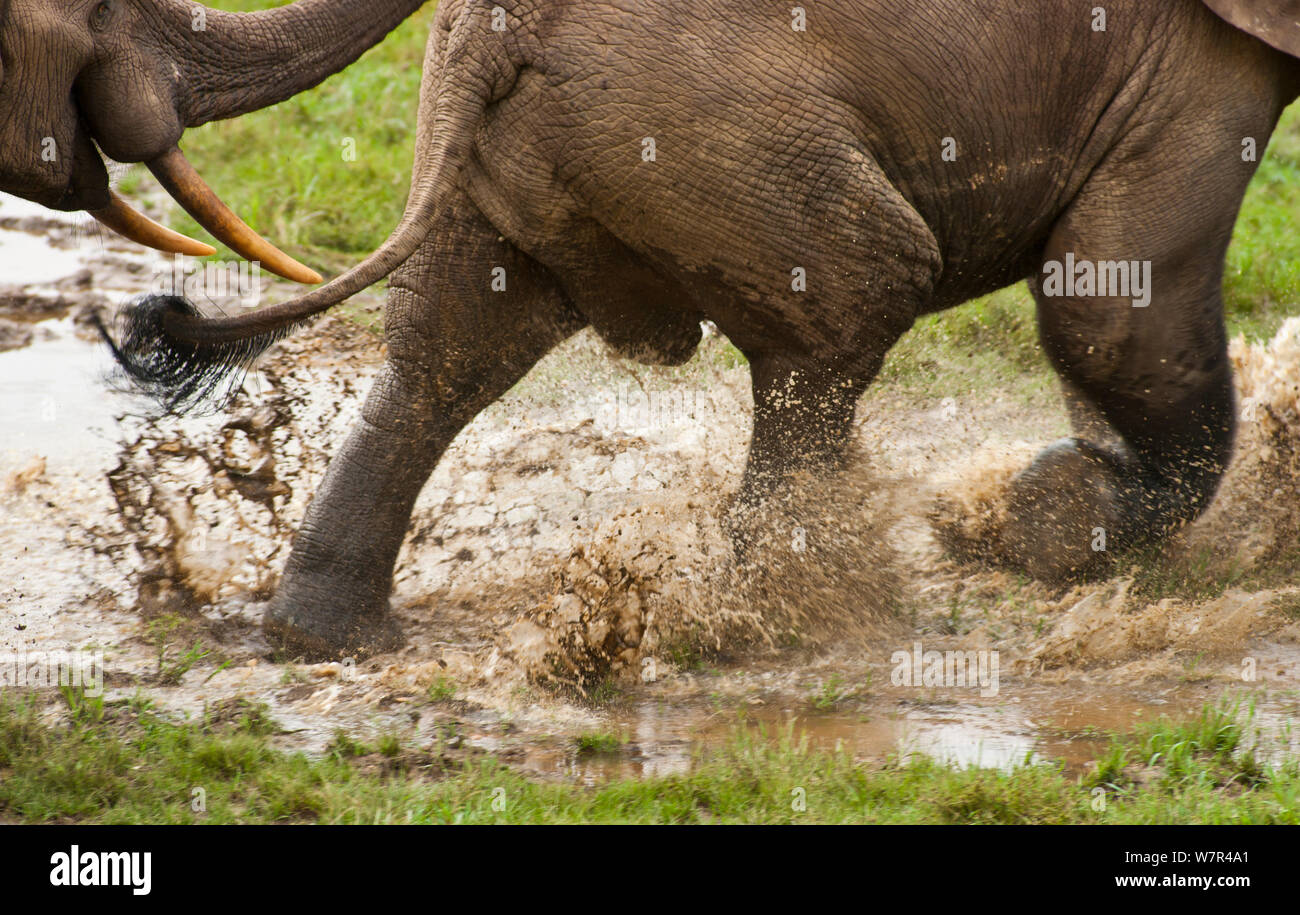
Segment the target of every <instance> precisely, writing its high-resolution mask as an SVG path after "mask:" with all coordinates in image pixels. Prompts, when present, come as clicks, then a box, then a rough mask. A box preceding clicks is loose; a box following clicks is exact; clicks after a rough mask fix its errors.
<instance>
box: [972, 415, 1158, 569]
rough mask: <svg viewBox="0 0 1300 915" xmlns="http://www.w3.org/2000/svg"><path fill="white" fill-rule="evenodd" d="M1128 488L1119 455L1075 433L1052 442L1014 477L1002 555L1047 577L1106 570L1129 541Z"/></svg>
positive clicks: (1019, 565) (1013, 563) (1003, 537)
mask: <svg viewBox="0 0 1300 915" xmlns="http://www.w3.org/2000/svg"><path fill="white" fill-rule="evenodd" d="M1130 488H1131V484H1129V483H1127V481H1126V475H1125V474H1124V472H1123V471H1122V470H1121V468H1120V466H1119V463H1118V461H1117V460H1116V458H1115V456H1114V455H1112V454H1110V453H1107V452H1105V451H1102V450H1101V449H1099V448H1096V447H1094V446H1092V445H1090V444H1088V443H1087V442H1083V441H1080V440H1078V439H1067V440H1065V441H1062V442H1058V443H1056V444H1055V445H1052V446H1051V447H1049V448H1047V449H1046V450H1044V451H1043V452H1042V453H1040V454H1039V455H1038V457H1037V458H1035V460H1034V462H1033V463H1032V464H1030V465H1029V466H1028V467H1026V468H1025V469H1024V470H1022V471H1021V472H1020V473H1019V474H1017V475H1016V476H1015V477H1014V478H1013V479H1012V481H1011V484H1010V487H1009V489H1008V492H1007V495H1006V521H1005V523H1004V524H1003V527H1002V531H1001V537H1000V540H1001V542H1000V544H999V545H998V553H999V554H1000V558H1001V559H1002V561H1003V562H1004V563H1005V564H1007V565H1010V566H1012V567H1015V568H1018V569H1020V570H1021V571H1023V572H1025V573H1026V574H1028V575H1030V576H1032V577H1034V578H1039V579H1043V580H1046V581H1062V580H1070V579H1076V578H1084V577H1087V576H1089V575H1092V574H1096V573H1098V572H1101V571H1104V570H1105V569H1106V568H1107V567H1108V566H1109V565H1110V563H1111V559H1112V556H1113V554H1114V551H1115V550H1117V549H1119V548H1120V547H1122V546H1127V545H1131V544H1128V543H1127V541H1128V540H1129V539H1130V538H1129V536H1128V534H1129V531H1131V530H1132V529H1133V526H1132V521H1133V519H1131V518H1130V517H1128V510H1127V504H1128V500H1127V499H1126V498H1125V493H1126V491H1127V490H1128V489H1130Z"/></svg>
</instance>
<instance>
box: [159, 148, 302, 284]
mask: <svg viewBox="0 0 1300 915" xmlns="http://www.w3.org/2000/svg"><path fill="white" fill-rule="evenodd" d="M148 166H149V171H151V172H153V174H154V177H155V178H157V179H158V181H159V183H161V184H162V186H163V187H164V188H166V190H167V193H169V194H171V195H172V198H173V199H174V200H175V201H176V202H177V203H179V204H180V205H181V206H182V207H184V208H185V211H186V212H187V213H189V214H190V215H191V216H193V217H194V219H195V221H196V222H198V224H199V225H201V226H203V228H205V229H207V230H208V231H209V232H211V233H212V234H213V236H214V237H215V238H217V239H218V240H219V241H221V242H222V243H223V244H225V245H226V246H227V247H229V248H230V250H232V251H234V252H236V253H237V254H239V255H240V256H241V257H243V258H245V259H247V260H250V261H256V262H258V263H260V264H261V265H262V266H263V267H265V268H266V269H267V270H270V271H271V272H272V273H274V274H276V275H277V276H282V277H284V278H285V279H286V280H293V281H294V282H297V283H307V284H314V283H319V282H321V275H320V274H319V273H317V272H316V271H315V270H312V269H311V268H310V267H305V266H303V265H302V264H300V263H298V262H297V261H296V260H294V259H293V258H292V257H290V256H289V255H287V254H285V253H284V252H283V251H281V250H280V249H279V248H277V247H275V246H274V245H272V244H271V243H270V242H268V241H266V240H265V239H263V238H262V237H261V236H260V235H258V234H257V233H256V232H254V231H253V230H252V229H250V228H249V227H248V224H247V223H245V222H244V221H243V220H242V219H240V218H239V217H238V216H236V215H235V214H234V212H233V211H232V210H231V209H230V207H228V206H226V205H225V204H224V203H222V202H221V200H220V198H218V197H217V195H216V194H215V193H214V192H213V190H212V188H210V187H208V186H207V184H205V183H204V181H203V179H202V178H200V177H199V173H198V172H197V171H195V170H194V166H193V165H190V163H189V160H188V159H186V158H185V154H184V153H182V152H181V151H180V148H179V147H172V149H171V150H170V151H169V152H166V153H163V154H162V155H161V156H159V157H158V158H157V159H154V160H153V161H151V162H149V163H148Z"/></svg>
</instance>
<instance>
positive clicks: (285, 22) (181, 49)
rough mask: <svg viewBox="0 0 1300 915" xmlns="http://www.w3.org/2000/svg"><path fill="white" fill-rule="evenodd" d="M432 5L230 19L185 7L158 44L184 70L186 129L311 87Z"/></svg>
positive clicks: (344, 2)
mask: <svg viewBox="0 0 1300 915" xmlns="http://www.w3.org/2000/svg"><path fill="white" fill-rule="evenodd" d="M426 2H427V0H299V2H297V3H293V4H291V5H289V6H282V7H277V8H276V9H271V10H264V11H261V12H255V13H226V12H221V11H219V10H213V9H208V8H207V7H204V6H201V5H200V4H198V3H190V2H187V0H166V2H164V3H162V4H161V6H160V10H159V16H160V29H159V36H158V40H159V44H160V45H161V46H162V47H164V48H167V49H168V51H169V53H168V56H169V57H170V58H171V59H172V60H173V61H174V62H175V63H176V66H177V67H178V68H179V80H178V83H179V85H178V91H179V93H180V96H179V97H178V98H177V99H176V103H177V106H178V108H179V110H180V115H181V119H182V121H183V122H184V124H185V126H187V127H197V126H199V125H200V124H206V123H207V122H208V121H216V120H222V119H225V118H233V117H238V116H239V115H241V114H247V113H248V112H250V111H256V110H258V109H260V108H265V107H267V106H268V105H274V104H276V103H277V102H282V101H284V100H285V99H287V98H291V97H292V96H294V95H297V94H298V93H299V92H303V91H305V90H307V89H310V88H312V87H313V86H315V85H317V84H318V83H320V82H321V81H323V80H324V79H325V78H326V77H328V76H331V75H332V74H335V73H337V72H339V71H340V70H342V69H343V68H344V67H346V66H348V65H349V64H351V63H352V62H353V61H354V60H356V59H357V58H358V57H360V56H361V55H362V54H363V53H365V51H366V50H368V49H369V48H371V47H372V46H373V45H375V44H377V43H378V42H379V41H381V40H382V39H383V37H384V36H385V35H387V34H388V33H389V32H391V31H392V30H393V29H394V28H396V27H397V26H398V25H400V24H401V23H402V21H403V20H404V19H406V18H407V17H408V16H410V15H411V14H412V13H414V12H415V11H416V10H418V9H419V8H420V7H421V6H423V5H424V4H425V3H426Z"/></svg>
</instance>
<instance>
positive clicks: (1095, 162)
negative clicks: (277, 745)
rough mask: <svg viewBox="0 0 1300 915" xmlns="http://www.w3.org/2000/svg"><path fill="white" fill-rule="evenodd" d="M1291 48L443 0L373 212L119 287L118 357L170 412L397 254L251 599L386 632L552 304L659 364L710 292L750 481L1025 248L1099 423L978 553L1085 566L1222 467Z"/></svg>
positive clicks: (851, 5) (319, 635)
mask: <svg viewBox="0 0 1300 915" xmlns="http://www.w3.org/2000/svg"><path fill="white" fill-rule="evenodd" d="M12 5H13V4H12V2H11V6H12ZM1296 55H1300V3H1298V2H1295V0H1162V2H1160V3H1155V2H1151V0H1111V2H1108V3H1106V4H1105V5H1104V6H1103V5H1100V4H1098V3H1097V2H1096V0H908V2H901V0H837V2H835V3H808V4H805V5H803V6H799V5H796V4H794V3H788V4H787V3H771V2H762V0H639V2H631V3H629V2H622V3H615V2H608V0H582V2H569V0H499V2H497V3H491V2H489V3H484V2H471V0H443V2H442V3H441V4H440V6H439V8H438V12H437V18H436V24H435V27H434V29H433V32H432V35H431V37H430V41H429V47H428V55H427V62H426V68H425V73H424V82H423V87H422V98H421V103H420V112H419V126H418V138H417V148H416V156H415V164H414V174H413V179H412V185H411V192H410V197H409V201H408V203H407V206H406V210H405V213H404V215H403V217H402V220H401V222H400V224H399V225H398V226H397V228H396V229H395V231H394V232H393V234H392V236H391V237H390V238H389V240H388V241H387V242H386V243H385V244H384V245H383V246H382V247H381V248H380V249H379V250H378V251H376V252H375V253H374V254H373V255H372V256H371V257H369V258H367V259H366V260H365V261H364V262H363V263H361V264H360V265H358V266H357V267H356V268H354V269H352V270H350V271H348V272H347V273H345V274H343V275H342V276H340V277H338V278H337V279H335V280H333V281H332V282H330V283H328V284H326V285H324V286H322V287H320V288H318V289H316V290H313V291H311V292H309V293H307V294H305V295H304V296H302V297H300V298H297V299H294V300H292V301H288V302H284V303H282V304H278V305H274V306H271V307H268V308H265V309H262V310H259V311H257V312H254V313H250V314H247V315H242V316H238V317H218V318H211V317H204V316H202V315H200V314H199V313H197V311H196V309H194V308H193V307H192V306H191V305H190V304H189V303H187V302H186V301H184V300H183V299H180V298H175V297H165V298H164V297H155V298H150V299H147V300H144V301H142V302H140V303H139V304H137V305H136V306H135V307H134V308H133V309H132V310H131V312H130V313H129V314H128V315H127V316H126V321H125V323H124V325H123V328H122V332H121V339H120V341H119V343H118V344H117V346H116V351H117V355H118V358H119V360H120V362H121V363H122V365H123V367H124V368H125V370H126V371H127V372H128V373H129V374H130V375H131V376H132V377H133V378H135V379H136V381H138V382H139V383H140V384H141V385H142V386H143V387H144V388H145V389H147V390H149V391H151V392H152V393H154V394H156V395H158V396H160V397H162V398H163V399H164V400H165V401H167V402H168V403H170V404H172V405H174V406H177V407H181V406H184V405H186V404H188V403H190V402H192V401H194V400H195V399H197V398H200V397H202V396H204V395H206V394H209V393H211V392H213V391H214V390H217V389H219V388H220V386H221V385H222V381H223V378H224V377H225V376H226V375H227V374H228V373H230V372H234V371H237V370H239V369H240V368H242V367H244V366H247V365H248V364H249V362H250V360H252V359H253V358H255V357H256V356H257V354H259V353H260V352H262V351H263V350H264V349H265V348H266V347H267V346H268V345H270V344H271V343H272V342H273V341H275V340H277V339H279V338H281V337H283V336H284V335H285V334H288V333H290V332H291V331H293V330H294V329H295V328H298V327H300V326H301V325H303V324H304V323H305V322H307V321H309V320H310V319H311V318H312V317H313V316H315V315H318V314H320V313H321V312H323V311H324V310H326V309H328V308H330V307H331V306H333V305H335V304H337V303H339V302H340V301H342V300H343V299H345V298H346V297H348V296H350V295H352V294H354V293H356V292H358V291H359V290H361V289H363V288H365V287H367V286H369V285H370V284H372V283H375V282H376V281H378V280H381V279H382V278H384V277H385V276H391V280H390V293H389V301H388V306H387V314H386V324H385V333H386V336H387V342H388V358H387V362H386V364H385V366H384V368H383V370H382V373H381V375H380V377H379V379H378V380H377V382H376V384H375V387H374V389H373V390H372V392H371V393H370V395H369V398H368V399H367V401H366V404H365V408H364V412H363V416H362V419H361V421H360V423H359V424H358V426H357V427H356V428H355V429H354V430H353V431H352V433H351V435H350V437H349V438H348V440H347V443H346V445H345V446H344V448H343V451H342V453H340V454H339V455H337V456H336V457H335V458H334V460H333V462H332V464H331V466H330V468H329V471H328V474H327V476H326V478H325V481H324V483H323V485H322V486H321V487H320V489H319V491H318V492H317V493H316V496H315V499H314V501H313V502H312V504H311V506H310V508H309V510H308V513H307V517H306V519H305V521H304V523H303V525H302V528H301V530H300V531H299V533H298V535H297V538H296V541H295V543H294V547H293V552H292V555H291V557H290V559H289V561H288V564H287V567H286V569H285V572H284V576H283V578H282V580H281V582H280V585H279V587H278V590H277V592H276V594H275V596H274V598H273V599H272V601H271V603H270V604H269V606H268V608H267V611H266V618H265V629H266V631H267V633H268V635H269V637H270V638H271V639H272V640H273V641H274V642H276V643H277V644H279V645H283V646H285V647H287V648H289V649H291V650H293V651H297V652H301V653H303V654H305V655H308V656H322V657H328V656H335V657H337V656H338V655H339V654H340V653H364V652H373V651H382V650H385V649H390V648H392V647H394V646H395V645H397V644H399V643H400V641H401V633H400V631H399V629H398V627H397V626H396V625H395V624H394V622H393V620H392V616H391V614H390V612H389V603H388V602H389V592H390V587H391V574H392V569H393V565H394V562H395V558H396V556H397V554H398V550H399V547H400V545H401V543H402V541H403V538H404V535H405V532H406V529H407V524H408V520H409V515H410V512H411V509H412V506H413V504H414V502H415V499H416V497H417V495H418V493H419V491H420V489H421V487H422V486H423V484H424V483H425V480H426V478H427V477H428V476H429V474H430V472H431V471H432V470H433V469H434V467H435V465H436V464H437V462H438V460H439V458H440V456H441V455H442V453H443V451H444V449H445V448H446V447H447V445H448V444H449V443H450V442H451V440H452V438H453V437H454V436H455V435H456V434H457V432H458V431H459V430H460V429H461V428H463V427H464V426H465V425H466V424H467V423H468V422H469V421H470V420H471V419H472V418H473V417H474V416H475V415H476V414H477V413H479V411H481V410H482V409H484V408H485V407H486V406H487V405H488V404H490V403H492V402H493V401H494V400H495V399H496V398H498V397H500V396H501V395H502V393H503V392H505V391H506V390H507V389H508V388H510V387H511V386H512V385H513V384H514V383H515V382H516V381H518V380H519V379H520V378H521V377H522V376H523V375H524V374H525V373H526V372H527V371H528V370H529V368H530V367H531V366H533V365H534V364H535V363H536V362H537V360H538V359H539V358H541V357H542V356H543V355H544V354H545V353H546V352H547V351H548V350H550V349H551V348H552V347H554V346H555V345H556V344H557V343H559V342H560V341H562V340H564V339H565V338H566V337H568V336H569V335H571V334H573V333H575V332H576V331H577V330H579V329H580V328H583V327H588V326H590V327H592V328H594V329H595V330H596V331H597V332H598V333H599V334H600V335H601V336H602V337H603V338H604V339H605V340H606V341H608V342H609V343H610V344H612V345H613V346H614V347H616V348H617V349H619V350H620V351H622V352H624V353H625V354H627V355H629V356H632V357H635V358H638V359H642V360H646V361H650V362H657V363H669V364H675V363H680V362H682V361H683V360H685V359H687V358H689V357H690V355H691V354H692V352H693V351H694V349H695V347H696V345H697V343H698V341H699V339H700V333H701V332H700V324H701V321H702V320H705V319H708V320H711V321H713V322H714V323H715V324H716V325H717V326H718V328H720V329H721V330H722V332H723V333H725V334H726V335H727V336H728V337H729V338H730V339H731V340H732V341H733V342H734V343H735V345H736V346H737V347H739V349H740V350H741V351H742V352H743V353H744V354H745V355H746V357H747V358H748V360H749V364H750V367H751V372H752V380H753V392H754V428H753V438H752V442H751V445H750V453H749V461H748V465H747V469H746V472H745V475H744V479H743V482H742V489H741V494H740V502H741V503H742V504H755V503H761V502H762V501H763V500H764V497H765V495H766V494H768V493H770V492H771V491H772V490H773V488H774V487H776V486H779V485H780V484H781V482H782V481H783V479H784V478H785V477H786V476H787V475H788V474H790V473H791V472H792V471H793V470H794V469H796V468H801V467H808V466H810V465H813V466H826V467H832V466H834V465H835V464H836V463H837V462H839V461H841V460H842V458H843V456H844V451H845V447H846V443H847V440H848V438H849V432H850V426H851V421H852V415H853V409H854V405H855V402H856V401H857V399H858V397H859V395H861V394H862V392H863V391H864V390H865V389H866V387H867V386H868V385H869V384H870V383H871V380H872V378H873V376H874V375H875V373H876V372H877V370H878V369H879V367H880V365H881V362H882V360H883V358H884V356H885V354H886V352H887V351H888V350H889V348H890V347H891V346H892V345H893V344H894V342H895V341H896V340H898V338H899V337H900V335H902V334H903V333H904V332H905V331H906V330H907V329H908V328H909V327H910V326H911V325H912V323H913V322H914V321H915V320H916V318H917V317H918V316H920V315H924V314H927V313H931V312H935V311H939V310H942V309H946V308H950V307H952V306H955V305H958V304H960V303H962V302H964V301H966V300H968V299H971V298H973V297H976V296H979V295H982V294H985V293H988V292H991V291H993V290H996V289H998V288H1001V287H1003V286H1006V285H1008V284H1011V283H1014V282H1017V281H1019V280H1023V279H1026V278H1028V279H1029V281H1030V285H1031V288H1032V291H1033V293H1034V295H1035V297H1036V299H1037V302H1038V312H1039V323H1040V328H1041V337H1042V342H1043V345H1044V347H1045V349H1046V352H1047V354H1048V355H1049V357H1050V359H1051V362H1052V364H1053V365H1054V366H1055V368H1056V369H1057V371H1058V372H1059V374H1060V375H1061V377H1062V378H1063V380H1064V383H1065V386H1066V388H1067V391H1068V392H1069V393H1070V395H1071V398H1072V400H1073V401H1074V402H1076V403H1078V404H1079V405H1080V410H1079V412H1080V414H1084V413H1086V414H1090V415H1092V416H1099V417H1101V418H1102V419H1104V420H1105V422H1106V424H1107V426H1108V428H1109V430H1111V433H1112V434H1108V435H1106V436H1104V437H1103V438H1102V439H1100V440H1088V439H1087V438H1085V437H1084V436H1083V435H1079V436H1076V437H1074V438H1071V439H1068V440H1065V441H1062V442H1059V443H1057V444H1055V445H1053V446H1051V447H1049V448H1048V449H1047V450H1045V451H1044V452H1042V454H1041V455H1039V457H1038V458H1037V459H1036V460H1035V461H1034V462H1033V463H1032V465H1031V466H1029V467H1028V468H1027V469H1026V470H1024V471H1023V472H1022V473H1021V474H1019V475H1018V476H1017V477H1016V478H1015V480H1014V481H1013V483H1012V486H1011V490H1010V495H1009V520H1008V522H1007V525H1006V528H1005V530H1004V532H1003V533H1002V535H1001V536H1002V539H1003V541H1004V542H1003V543H1002V544H1001V554H1002V555H1004V556H1005V557H1007V558H1009V559H1012V560H1014V561H1017V562H1019V563H1020V564H1021V565H1023V566H1024V567H1025V568H1027V569H1028V570H1029V571H1030V572H1032V573H1033V574H1035V575H1039V576H1044V577H1059V576H1068V575H1071V574H1076V573H1079V572H1080V571H1084V570H1086V569H1088V568H1089V567H1090V566H1091V565H1092V564H1094V563H1095V562H1096V561H1097V554H1096V553H1094V552H1093V551H1092V549H1091V532H1092V531H1093V530H1094V529H1095V528H1097V527H1102V528H1104V529H1105V530H1106V531H1107V534H1108V541H1109V549H1111V550H1115V549H1117V548H1123V547H1125V546H1131V545H1133V544H1136V543H1139V542H1141V541H1144V540H1150V539H1152V538H1159V537H1161V536H1163V535H1165V534H1166V533H1167V532H1169V531H1171V530H1173V529H1174V528H1176V527H1177V526H1178V525H1180V524H1184V523H1186V522H1187V521H1189V520H1190V519H1193V518H1195V517H1196V516H1197V515H1198V514H1199V513H1200V512H1202V511H1203V510H1204V508H1205V507H1206V505H1207V504H1208V503H1209V502H1210V500H1211V498H1212V497H1213V495H1214V492H1215V490H1216V487H1217V485H1218V481H1219V479H1220V477H1221V475H1222V473H1223V471H1224V467H1225V465H1226V463H1227V462H1228V460H1229V457H1230V453H1231V448H1232V439H1233V426H1234V404H1233V388H1232V379H1231V373H1230V367H1229V363H1228V360H1227V357H1226V339H1225V330H1224V323H1223V315H1222V303H1221V298H1220V286H1221V281H1222V272H1223V260H1224V253H1225V250H1226V248H1227V245H1228V241H1229V236H1230V234H1231V232H1232V228H1233V224H1234V220H1235V218H1236V214H1237V211H1238V209H1239V206H1240V204H1241V200H1242V197H1243V194H1244V192H1245V189H1246V186H1247V183H1248V182H1249V180H1250V178H1251V175H1252V173H1253V172H1254V169H1255V168H1256V162H1255V161H1254V159H1255V157H1254V156H1251V155H1249V154H1248V153H1247V152H1246V151H1247V150H1248V149H1249V148H1250V147H1251V146H1252V145H1253V146H1256V147H1257V148H1259V149H1263V148H1264V147H1265V145H1266V143H1267V141H1268V138H1269V136H1270V134H1271V132H1272V131H1273V129H1274V127H1275V126H1276V123H1277V119H1278V117H1279V115H1280V113H1281V111H1282V110H1283V108H1284V107H1285V106H1286V105H1287V104H1288V103H1290V102H1291V101H1292V100H1293V99H1295V98H1296V97H1297V95H1300V61H1297V59H1296ZM298 66H299V64H298V62H297V61H290V62H286V63H285V64H284V67H283V70H284V78H285V79H293V80H295V81H297V82H299V83H303V82H307V81H308V80H306V79H303V78H301V77H300V75H299V73H298ZM11 80H12V76H11V75H10V74H9V73H6V74H5V83H6V84H8V83H9V82H10V81H11ZM94 85H95V88H94V90H93V91H89V90H88V91H87V94H86V99H85V101H84V102H83V104H86V105H90V104H93V103H94V100H95V99H96V98H99V97H102V96H103V95H104V94H105V92H106V91H107V90H106V89H104V88H102V87H99V86H98V84H94ZM214 85H219V83H214ZM6 88H7V87H6ZM187 97H188V96H187ZM228 107H241V106H239V105H234V106H228ZM242 107H248V105H247V104H243V105H242ZM164 110H165V111H166V112H167V114H166V116H165V117H163V118H162V120H163V121H165V122H166V123H167V124H174V123H175V119H174V118H172V117H171V114H170V111H171V109H169V108H165V107H164ZM204 113H205V114H209V115H210V114H212V111H211V110H210V109H205V110H204ZM132 114H133V116H134V117H135V118H136V119H137V122H138V123H141V124H144V125H154V126H155V127H156V126H157V125H158V123H159V118H158V117H157V116H156V115H154V114H151V113H150V111H139V112H132ZM192 117H193V116H192V115H186V116H185V117H184V118H183V119H185V118H192ZM85 120H88V121H90V122H91V123H90V126H89V127H88V133H89V136H91V137H93V138H94V139H96V140H100V139H101V138H100V135H99V129H101V128H97V127H95V126H94V122H93V118H91V117H89V116H88V115H86V116H85ZM150 129H153V128H152V127H151V128H150ZM173 132H174V131H173ZM164 133H166V131H164ZM168 137H170V134H168ZM101 145H103V144H102V141H101ZM5 149H6V155H10V153H9V152H8V150H9V147H8V146H6V147H5ZM106 149H107V151H109V152H110V153H111V154H113V155H115V156H117V157H119V158H126V159H133V158H135V159H138V158H146V157H147V156H148V155H152V154H153V153H154V152H156V150H155V149H154V147H153V146H152V145H150V146H149V147H148V148H145V147H144V146H143V145H142V144H140V143H139V142H135V143H129V142H127V141H125V140H122V141H119V142H118V144H116V145H115V146H112V147H111V148H110V147H106ZM8 164H9V163H6V165H8ZM12 186H13V185H12V183H8V184H6V187H12ZM74 189H75V185H74ZM45 199H51V198H50V196H49V195H47V196H46V198H45ZM79 199H80V198H78V197H76V196H75V194H74V196H72V197H70V198H67V199H64V200H62V201H61V202H62V203H63V204H65V205H67V204H73V205H76V204H77V203H78V201H79ZM496 268H504V269H505V270H506V273H507V276H508V286H507V290H506V291H505V292H498V291H494V289H493V286H492V279H493V277H494V276H495V275H499V274H496V273H494V271H495V270H496ZM792 278H793V279H792Z"/></svg>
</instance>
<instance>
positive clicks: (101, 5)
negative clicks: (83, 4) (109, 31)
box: [90, 0, 113, 29]
mask: <svg viewBox="0 0 1300 915" xmlns="http://www.w3.org/2000/svg"><path fill="white" fill-rule="evenodd" d="M112 17H113V4H112V3H111V2H109V0H99V2H98V3H96V4H95V8H94V9H93V10H91V12H90V24H91V26H92V27H94V28H97V29H102V28H104V26H106V25H108V21H109V20H110V19H111V18H112Z"/></svg>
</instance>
